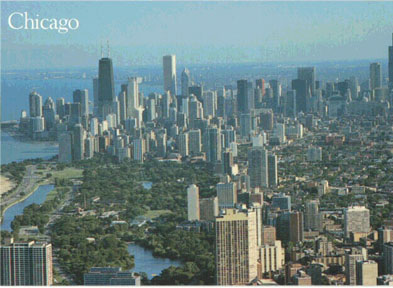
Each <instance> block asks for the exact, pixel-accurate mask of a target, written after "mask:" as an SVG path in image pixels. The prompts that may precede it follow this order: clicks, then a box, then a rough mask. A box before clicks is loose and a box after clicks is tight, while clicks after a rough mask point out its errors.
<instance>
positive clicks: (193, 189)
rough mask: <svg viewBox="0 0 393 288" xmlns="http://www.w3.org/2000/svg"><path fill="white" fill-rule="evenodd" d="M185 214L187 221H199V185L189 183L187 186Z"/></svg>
mask: <svg viewBox="0 0 393 288" xmlns="http://www.w3.org/2000/svg"><path fill="white" fill-rule="evenodd" d="M187 214H188V217H187V219H188V221H199V219H200V216H199V215H200V214H199V187H198V186H196V185H195V184H191V185H190V186H188V188H187Z"/></svg>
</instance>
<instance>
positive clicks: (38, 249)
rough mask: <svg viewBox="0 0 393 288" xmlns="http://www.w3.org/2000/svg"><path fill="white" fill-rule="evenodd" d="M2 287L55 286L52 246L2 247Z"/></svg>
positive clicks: (0, 278)
mask: <svg viewBox="0 0 393 288" xmlns="http://www.w3.org/2000/svg"><path fill="white" fill-rule="evenodd" d="M0 256H1V265H0V267H1V268H0V269H1V270H0V273H1V274H0V275H1V277H0V284H1V286H49V285H52V284H53V272H52V271H53V270H52V244H47V243H39V242H34V241H31V242H24V243H11V244H9V245H0Z"/></svg>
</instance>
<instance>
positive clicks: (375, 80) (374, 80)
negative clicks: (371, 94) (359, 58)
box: [370, 63, 382, 91]
mask: <svg viewBox="0 0 393 288" xmlns="http://www.w3.org/2000/svg"><path fill="white" fill-rule="evenodd" d="M370 85H371V91H372V90H374V89H376V88H381V87H382V68H381V63H371V64H370Z"/></svg>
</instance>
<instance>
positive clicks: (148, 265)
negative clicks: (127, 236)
mask: <svg viewBox="0 0 393 288" xmlns="http://www.w3.org/2000/svg"><path fill="white" fill-rule="evenodd" d="M128 252H129V253H130V254H131V255H134V257H135V258H134V262H135V267H134V269H133V271H135V272H145V273H146V274H147V277H148V278H149V279H152V278H153V277H154V276H156V275H159V274H160V273H161V271H162V270H164V269H166V268H168V267H170V266H180V265H181V262H180V261H176V260H170V259H167V258H159V257H154V256H153V254H152V251H150V250H147V249H144V248H143V247H140V246H138V245H136V244H129V245H128Z"/></svg>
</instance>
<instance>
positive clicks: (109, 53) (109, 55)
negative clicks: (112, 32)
mask: <svg viewBox="0 0 393 288" xmlns="http://www.w3.org/2000/svg"><path fill="white" fill-rule="evenodd" d="M106 45H107V49H108V58H110V57H111V50H110V49H109V40H106Z"/></svg>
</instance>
